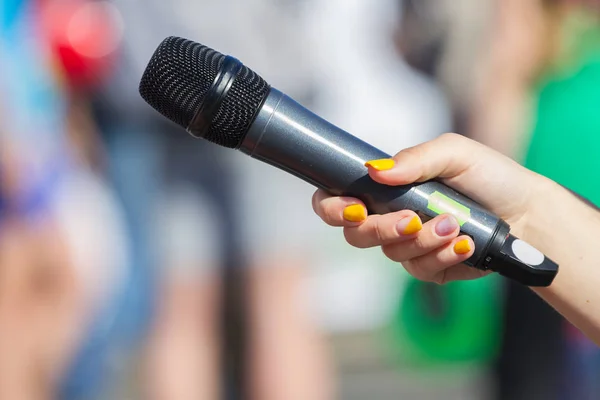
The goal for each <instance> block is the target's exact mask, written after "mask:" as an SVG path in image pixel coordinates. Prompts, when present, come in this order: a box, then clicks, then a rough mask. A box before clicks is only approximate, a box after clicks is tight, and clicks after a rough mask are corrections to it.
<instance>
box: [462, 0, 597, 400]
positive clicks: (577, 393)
mask: <svg viewBox="0 0 600 400" xmlns="http://www.w3.org/2000/svg"><path fill="white" fill-rule="evenodd" d="M497 7H498V13H497V17H496V18H495V19H494V24H493V25H492V32H491V40H490V47H489V49H488V50H489V52H487V53H486V54H484V55H483V57H482V62H481V72H480V75H479V81H478V85H477V87H476V91H475V97H474V102H473V114H472V119H471V122H472V126H471V137H473V138H475V139H477V140H479V141H481V142H482V143H484V144H488V145H490V146H492V147H494V148H496V149H498V150H500V151H501V152H503V153H504V154H506V155H509V156H511V157H513V158H514V159H516V160H518V161H520V162H522V163H523V164H524V165H525V166H526V167H527V168H529V169H532V170H533V171H536V172H538V173H541V174H543V175H545V176H547V177H549V178H551V179H553V180H555V181H556V182H558V183H560V184H562V185H564V186H566V187H567V188H569V189H571V190H573V191H575V192H577V193H578V194H580V195H581V196H583V197H585V198H587V199H588V200H590V201H591V202H592V203H594V204H595V205H600V188H599V187H598V185H597V184H596V183H595V180H594V179H591V177H590V176H589V174H588V172H590V171H595V170H598V168H600V159H599V158H598V151H599V150H600V134H599V133H600V114H599V113H598V109H599V106H600V101H599V100H600V96H599V95H598V93H599V92H600V3H598V2H597V1H595V0H590V1H585V0H574V1H569V0H528V1H519V0H517V1H515V0H503V1H499V2H498V5H497ZM511 299H512V301H511ZM524 304H528V306H527V307H523V305H524ZM507 306H508V312H509V313H512V314H513V318H514V320H507V329H508V331H509V333H508V334H507V339H508V338H511V339H512V342H511V343H509V344H508V345H509V346H510V349H511V351H510V352H509V351H508V350H509V349H506V350H507V351H506V353H505V355H504V357H503V361H504V363H505V365H504V368H502V369H501V371H504V374H505V377H506V379H507V380H508V381H510V382H512V385H506V386H505V387H504V390H505V393H504V397H503V398H510V399H525V398H532V397H534V396H535V397H543V398H546V399H552V398H556V399H559V398H577V399H596V398H598V397H599V396H600V385H598V377H599V376H600V352H599V351H598V349H597V348H596V346H595V345H593V344H592V343H591V342H590V341H589V340H588V339H585V338H584V337H583V336H582V335H581V334H580V333H579V332H578V331H577V330H575V329H574V328H572V327H570V325H567V324H566V323H565V322H563V319H562V318H561V317H560V316H559V315H558V314H556V313H554V312H553V311H551V310H548V307H547V306H546V305H545V304H542V303H541V302H540V301H539V299H536V297H535V296H533V295H532V294H531V293H530V292H529V291H528V290H525V289H524V288H522V287H518V285H512V286H511V287H510V291H509V303H508V305H507ZM509 316H510V314H509ZM527 321H531V323H529V324H526V325H523V322H527ZM510 332H513V333H512V334H511V333H510ZM541 338H546V339H545V340H541ZM550 339H552V340H550ZM565 340H567V342H566V346H565ZM543 343H545V345H544V344H543ZM538 344H539V346H538ZM561 345H562V347H561ZM541 346H543V347H541ZM559 349H562V351H561V352H559V351H558V350H559ZM524 354H527V355H528V357H523V355H524ZM550 354H553V356H549V355H550ZM543 360H546V363H544V362H543ZM540 365H546V366H550V365H554V366H555V367H553V368H552V369H551V370H545V371H544V372H541V371H540V373H539V374H536V376H540V377H541V376H544V378H543V379H542V381H541V382H539V383H538V384H535V381H533V382H532V381H531V379H530V378H525V377H524V375H525V374H526V371H529V370H530V368H533V367H535V368H536V369H537V370H538V371H539V366H540ZM546 368H547V367H546ZM552 377H553V379H549V378H552ZM559 389H562V390H559Z"/></svg>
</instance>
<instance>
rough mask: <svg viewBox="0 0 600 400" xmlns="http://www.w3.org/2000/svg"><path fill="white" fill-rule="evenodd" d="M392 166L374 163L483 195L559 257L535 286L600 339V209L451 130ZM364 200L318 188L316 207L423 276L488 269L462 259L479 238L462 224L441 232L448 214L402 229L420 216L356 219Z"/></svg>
mask: <svg viewBox="0 0 600 400" xmlns="http://www.w3.org/2000/svg"><path fill="white" fill-rule="evenodd" d="M393 159H394V161H395V165H394V167H393V168H391V169H389V170H385V171H377V170H375V169H374V168H369V174H370V176H371V178H372V179H374V180H375V181H378V182H380V183H383V184H387V185H404V184H409V183H412V182H416V181H418V182H421V181H425V180H429V179H432V178H438V179H440V180H441V181H442V182H444V183H445V184H447V185H449V186H451V187H453V188H454V189H456V190H458V191H460V192H462V193H463V194H465V195H467V196H469V197H471V198H472V199H474V200H475V201H477V202H479V203H480V204H482V205H483V206H485V207H486V208H488V209H489V210H490V211H492V212H494V213H495V214H496V215H498V216H499V217H501V218H503V219H504V220H506V221H507V222H508V223H509V224H510V225H511V228H512V229H511V232H512V233H514V234H516V235H517V236H518V237H520V238H521V239H523V240H525V241H527V242H529V243H531V244H532V245H533V246H535V247H537V248H538V249H539V250H541V251H542V252H544V253H545V254H546V255H547V256H549V257H550V258H552V259H553V260H555V261H556V262H558V263H559V265H560V270H559V273H558V275H557V277H556V279H555V280H554V282H553V283H552V285H551V286H550V287H547V288H534V289H533V290H534V291H535V292H536V293H537V294H538V295H539V296H541V297H542V298H543V299H544V300H545V301H547V302H548V303H549V304H550V305H551V306H552V307H554V308H555V309H556V310H557V311H558V312H560V313H561V314H562V315H563V316H564V317H565V318H567V319H568V320H569V321H571V322H572V323H573V324H574V325H575V326H577V327H578V328H579V329H581V331H582V332H583V333H585V334H586V335H588V336H589V337H590V338H591V339H592V340H594V341H595V342H596V343H600V308H599V307H600V290H598V286H599V284H600V270H599V269H598V268H597V263H598V261H597V260H596V256H597V251H596V247H597V241H596V237H597V232H598V230H599V229H600V213H598V212H597V211H596V210H595V209H593V208H592V207H590V206H588V205H587V204H586V203H584V202H582V201H581V200H580V199H579V198H578V197H576V196H574V195H573V194H572V193H571V192H569V191H568V190H566V189H564V188H563V187H561V186H560V185H558V184H556V183H555V182H553V181H551V180H549V179H547V178H544V177H542V176H541V175H538V174H536V173H534V172H532V171H529V170H527V169H525V168H524V167H522V166H520V165H519V164H518V163H516V162H514V161H513V160H511V159H510V158H508V157H505V156H503V155H501V154H500V153H498V152H496V151H494V150H492V149H490V148H488V147H486V146H484V145H482V144H480V143H477V142H475V141H473V140H470V139H467V138H465V137H462V136H459V135H456V134H445V135H442V136H441V137H439V138H437V139H435V140H432V141H430V142H427V143H424V144H421V145H419V146H415V147H412V148H409V149H406V150H403V151H401V152H400V153H398V154H397V155H396V156H394V157H393ZM352 204H362V203H361V202H360V200H358V199H354V198H347V197H330V196H329V195H327V194H326V193H325V192H323V191H321V190H319V191H317V192H316V193H315V194H314V196H313V208H314V210H315V212H316V213H317V214H318V215H319V216H320V217H321V218H322V219H323V220H324V221H325V222H326V223H327V224H329V225H332V226H338V227H343V230H344V235H345V237H346V239H347V241H348V242H349V243H350V244H351V245H353V246H356V247H359V248H365V247H373V246H380V247H381V248H382V250H383V252H384V254H385V255H386V256H387V257H389V258H390V259H392V260H394V261H397V262H401V263H402V265H403V266H404V268H406V270H407V271H408V272H409V273H410V274H412V275H413V276H415V277H416V278H417V279H421V280H424V281H430V282H436V283H439V284H444V283H446V282H450V281H454V280H466V279H475V278H478V277H481V276H482V275H484V273H483V272H481V271H478V270H475V269H473V268H470V267H467V266H466V265H464V264H461V263H462V262H463V261H464V260H466V259H467V258H469V257H470V256H471V254H472V252H473V246H474V245H473V242H472V241H470V239H469V238H468V237H464V236H459V230H458V228H457V229H455V230H454V231H453V232H452V233H451V234H448V235H445V236H440V235H438V234H437V233H436V227H437V226H438V225H439V224H440V223H441V222H442V221H443V220H444V219H447V218H452V217H450V216H448V215H441V216H438V217H437V218H434V219H432V220H431V221H428V222H427V223H425V224H423V227H422V229H421V230H420V231H418V232H417V233H414V234H412V235H403V234H402V233H401V232H399V231H398V229H397V223H398V222H399V221H400V220H402V219H403V218H406V217H411V218H412V217H414V216H416V214H414V213H413V212H412V211H407V210H405V211H399V212H395V213H390V214H386V215H371V216H368V217H367V218H366V219H364V220H363V221H361V222H349V221H346V220H345V219H344V217H343V214H344V208H345V207H347V206H348V205H352ZM463 239H467V240H469V244H470V246H471V251H470V252H468V253H465V254H457V252H456V251H455V247H454V245H455V244H456V243H457V242H458V241H461V240H463Z"/></svg>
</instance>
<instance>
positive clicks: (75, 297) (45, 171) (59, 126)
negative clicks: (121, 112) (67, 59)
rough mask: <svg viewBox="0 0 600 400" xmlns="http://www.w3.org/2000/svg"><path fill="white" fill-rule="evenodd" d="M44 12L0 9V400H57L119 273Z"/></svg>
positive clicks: (23, 6)
mask: <svg viewBox="0 0 600 400" xmlns="http://www.w3.org/2000/svg"><path fill="white" fill-rule="evenodd" d="M46 4H47V2H42V1H39V2H38V1H21V0H11V1H3V2H1V3H0V114H1V116H2V117H1V119H0V142H1V143H2V150H1V158H0V171H1V172H0V177H1V180H0V187H1V188H2V189H1V190H0V194H1V196H2V201H1V203H2V211H1V215H0V398H3V399H4V398H7V399H9V398H10V399H51V398H68V397H65V396H64V393H62V385H63V383H64V381H65V376H66V375H68V371H69V370H70V369H71V367H72V365H73V363H74V361H75V359H76V358H77V354H78V353H79V352H80V350H81V348H82V346H83V343H84V342H85V337H86V336H87V335H88V334H89V333H90V332H91V331H93V330H94V324H95V321H96V318H97V316H98V315H100V314H102V313H104V312H106V310H107V309H108V308H110V307H109V306H108V303H110V299H111V298H112V297H113V296H114V294H115V293H117V292H118V291H119V288H120V283H121V282H122V278H123V276H124V273H125V271H126V264H127V257H126V255H125V251H124V248H125V247H126V243H127V240H126V238H125V237H124V236H123V231H122V225H121V218H120V214H119V209H118V206H117V205H116V202H115V201H114V199H113V198H112V195H111V192H110V189H109V188H108V187H107V185H106V184H105V182H104V181H103V179H102V178H101V177H100V175H99V174H98V173H97V172H96V171H95V169H94V168H93V160H92V159H90V157H89V153H87V151H86V146H84V143H85V142H86V140H85V139H84V138H85V137H86V136H87V135H88V134H89V133H90V132H89V131H88V130H87V127H86V124H85V123H83V121H84V120H85V118H82V115H81V113H80V110H79V109H78V107H75V106H74V105H75V104H76V102H74V103H71V102H70V95H69V89H68V84H67V80H68V73H67V71H66V69H65V68H64V67H65V64H64V63H63V61H64V59H61V54H59V53H57V52H55V50H56V49H57V47H55V45H56V44H57V43H53V42H52V39H53V38H54V36H53V32H51V31H49V30H47V29H48V28H49V26H48V25H46V22H47V21H45V20H44V18H45V14H44V11H43V9H44V7H45V5H46ZM76 36H77V35H76ZM63 54H64V53H63ZM88 121H89V120H88Z"/></svg>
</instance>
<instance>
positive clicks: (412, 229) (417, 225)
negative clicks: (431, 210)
mask: <svg viewBox="0 0 600 400" xmlns="http://www.w3.org/2000/svg"><path fill="white" fill-rule="evenodd" d="M421 229H423V224H422V223H421V219H420V218H419V217H417V216H416V215H415V216H414V217H413V218H412V219H411V220H410V222H409V223H408V225H406V228H404V232H402V233H403V234H405V235H412V234H413V233H417V232H419V231H420V230H421Z"/></svg>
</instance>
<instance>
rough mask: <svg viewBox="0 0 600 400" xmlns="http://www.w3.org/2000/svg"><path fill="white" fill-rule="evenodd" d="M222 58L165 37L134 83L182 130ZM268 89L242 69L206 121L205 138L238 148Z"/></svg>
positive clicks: (178, 39) (187, 124)
mask: <svg viewBox="0 0 600 400" xmlns="http://www.w3.org/2000/svg"><path fill="white" fill-rule="evenodd" d="M224 58H225V56H224V55H223V54H221V53H219V52H217V51H215V50H212V49H210V48H209V47H206V46H203V45H201V44H199V43H196V42H192V41H190V40H186V39H182V38H177V37H169V38H167V39H165V40H164V41H163V42H162V43H161V44H160V46H159V47H158V49H157V50H156V51H155V53H154V55H153V56H152V59H151V60H150V62H149V63H148V67H147V68H146V71H145V72H144V76H143V77H142V80H141V82H140V94H141V95H142V97H143V98H144V100H146V102H147V103H148V104H150V105H151V106H152V107H154V108H155V109H156V110H157V111H158V112H160V113H161V114H163V115H164V116H165V117H167V118H169V119H170V120H172V121H173V122H175V123H177V124H179V125H181V126H183V127H184V128H187V127H188V126H189V124H190V122H191V121H192V119H193V118H194V116H195V114H196V113H197V112H198V110H199V108H200V106H201V105H202V102H203V100H204V98H205V96H206V94H207V92H208V90H209V88H210V87H211V85H212V84H213V82H214V80H215V78H216V76H217V73H218V71H219V69H220V67H221V65H222V63H223V59H224ZM269 90H270V87H269V85H268V84H267V82H266V81H265V80H264V79H262V78H261V77H260V76H259V75H258V74H256V73H255V72H254V71H252V70H251V69H249V68H247V67H246V66H244V67H242V69H241V70H240V72H239V73H238V75H237V77H236V79H235V80H234V82H233V84H232V85H231V88H230V89H229V92H228V93H227V96H225V98H224V99H223V101H222V103H221V105H220V106H219V109H218V110H217V112H216V114H215V117H214V118H213V120H212V121H211V122H210V126H209V128H208V131H207V134H206V136H205V139H207V140H209V141H211V142H214V143H216V144H219V145H221V146H226V147H231V148H236V147H238V146H239V145H240V144H241V142H242V140H243V139H244V136H245V134H246V133H247V131H248V129H249V128H250V125H251V124H252V122H253V121H254V118H255V116H256V114H257V113H258V110H259V108H260V106H261V104H262V102H263V101H264V99H265V98H266V96H267V95H268V93H269Z"/></svg>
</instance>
